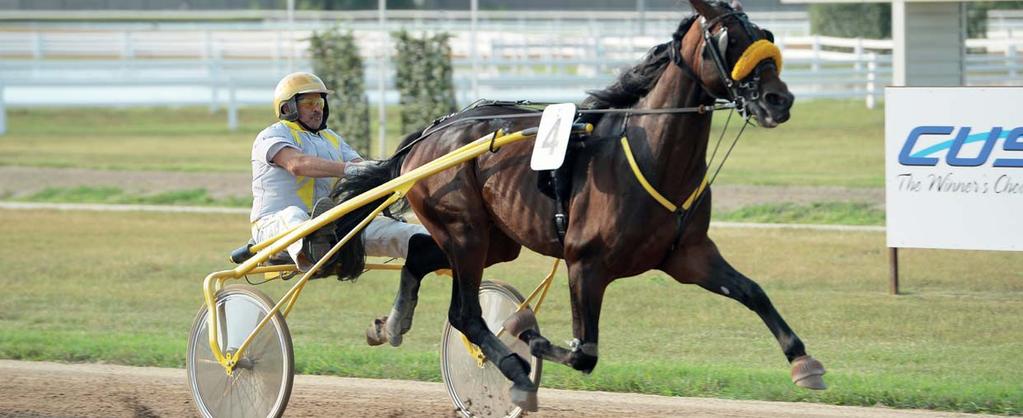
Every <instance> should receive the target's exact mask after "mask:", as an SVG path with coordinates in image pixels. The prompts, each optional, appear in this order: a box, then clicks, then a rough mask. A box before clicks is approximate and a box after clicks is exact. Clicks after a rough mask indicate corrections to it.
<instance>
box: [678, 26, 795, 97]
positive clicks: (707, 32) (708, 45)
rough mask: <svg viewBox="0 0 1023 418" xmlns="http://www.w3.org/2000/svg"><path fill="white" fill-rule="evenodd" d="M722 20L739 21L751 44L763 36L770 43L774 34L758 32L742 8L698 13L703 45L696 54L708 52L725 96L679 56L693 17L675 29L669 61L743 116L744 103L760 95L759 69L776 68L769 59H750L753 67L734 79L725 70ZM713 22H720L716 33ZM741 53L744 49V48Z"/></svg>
mask: <svg viewBox="0 0 1023 418" xmlns="http://www.w3.org/2000/svg"><path fill="white" fill-rule="evenodd" d="M726 20H734V21H736V22H738V23H739V27H741V28H742V30H743V32H745V34H746V36H747V37H748V38H749V39H750V40H752V43H751V46H752V45H753V44H755V43H756V42H757V41H760V40H766V41H767V42H770V43H772V44H773V42H774V35H773V34H771V32H769V31H765V32H766V33H767V36H766V37H765V36H761V35H760V32H759V31H758V28H757V27H756V25H754V24H753V23H751V22H750V21H749V17H748V16H747V15H746V13H743V12H737V11H732V12H727V13H723V14H721V15H719V16H717V17H715V18H713V19H710V20H707V18H705V17H700V18H699V21H700V29H701V31H702V37H703V47H702V49H701V51H700V56H702V57H707V56H710V58H711V60H712V61H713V62H714V68H715V69H717V71H718V76H719V77H720V78H721V81H722V83H724V85H725V92H726V94H727V97H721V96H720V95H718V94H715V93H714V90H712V89H711V88H710V87H708V86H707V85H706V84H704V83H703V80H702V79H701V78H700V77H699V76H698V75H697V74H696V71H695V70H693V68H692V66H691V65H689V64H688V63H686V62H685V59H684V58H683V57H682V54H681V49H682V37H683V36H684V35H685V33H687V32H688V29H689V27H691V26H692V24H693V23H695V21H696V19H693V20H692V21H690V22H688V24H687V26H685V27H684V28H682V29H683V30H680V31H679V34H678V35H677V36H675V37H674V38H673V39H672V41H671V47H670V48H671V50H670V51H669V53H670V55H671V62H672V63H674V64H675V65H676V66H678V67H679V68H680V69H682V71H683V72H684V73H685V74H686V75H687V76H688V77H689V78H691V79H692V80H693V81H695V82H696V83H697V85H698V86H700V88H701V89H702V90H703V91H704V92H705V93H706V94H707V95H708V96H710V97H712V98H714V99H715V100H722V101H728V102H731V103H734V104H735V107H736V109H738V111H739V113H740V114H741V115H743V116H747V112H748V110H749V109H748V103H749V102H751V101H755V100H758V99H760V71H761V70H762V69H763V68H764V66H773V68H775V70H777V69H778V68H777V64H776V62H775V61H772V60H764V61H763V62H757V63H754V65H755V68H754V69H753V70H752V71H750V72H749V74H748V76H745V77H742V78H741V79H739V80H735V79H734V78H733V77H732V75H731V74H730V73H729V71H728V66H727V58H726V56H725V54H726V53H727V51H728V42H729V37H728V27H727V26H725V25H724V24H723V23H724V22H725V21H726ZM715 25H720V29H719V30H718V31H717V33H711V29H712V28H714V26H715ZM744 55H745V51H744Z"/></svg>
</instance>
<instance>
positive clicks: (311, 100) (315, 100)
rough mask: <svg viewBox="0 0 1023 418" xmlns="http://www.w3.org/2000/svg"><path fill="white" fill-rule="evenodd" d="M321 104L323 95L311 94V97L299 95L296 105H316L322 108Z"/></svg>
mask: <svg viewBox="0 0 1023 418" xmlns="http://www.w3.org/2000/svg"><path fill="white" fill-rule="evenodd" d="M323 104H324V101H323V97H320V96H311V97H310V96H305V97H301V98H299V99H298V105H299V106H312V107H318V108H321V109H322V108H323Z"/></svg>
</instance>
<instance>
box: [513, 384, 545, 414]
mask: <svg viewBox="0 0 1023 418" xmlns="http://www.w3.org/2000/svg"><path fill="white" fill-rule="evenodd" d="M510 392H511V401H512V403H513V404H515V406H517V407H519V408H522V410H523V411H526V412H536V411H537V410H538V409H540V403H539V401H537V399H536V389H533V390H523V389H519V388H516V387H515V386H514V385H513V386H512V388H511V391H510Z"/></svg>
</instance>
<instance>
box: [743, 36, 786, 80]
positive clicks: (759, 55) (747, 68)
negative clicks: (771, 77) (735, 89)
mask: <svg viewBox="0 0 1023 418" xmlns="http://www.w3.org/2000/svg"><path fill="white" fill-rule="evenodd" d="M768 58H772V59H774V65H775V66H777V67H778V74H781V63H782V60H781V50H779V49H778V46H777V45H775V44H773V43H771V41H768V40H767V39H761V40H759V41H756V42H754V43H753V44H751V45H750V46H749V48H746V50H745V51H743V53H742V56H741V57H739V60H738V61H736V62H735V67H732V80H742V79H744V78H746V76H748V75H749V73H751V72H753V69H755V68H757V64H760V61H763V60H765V59H768Z"/></svg>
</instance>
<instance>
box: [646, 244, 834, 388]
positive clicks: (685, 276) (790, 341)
mask: <svg viewBox="0 0 1023 418" xmlns="http://www.w3.org/2000/svg"><path fill="white" fill-rule="evenodd" d="M662 270H664V272H666V273H668V274H669V275H671V276H672V277H673V278H675V280H677V281H679V282H681V283H695V284H697V285H699V286H700V287H702V288H704V289H707V290H709V291H711V292H714V293H717V294H719V295H722V296H726V297H729V298H732V299H735V300H736V301H738V302H739V303H741V304H743V306H745V307H747V308H749V309H750V310H752V311H753V312H756V313H757V315H759V316H760V319H762V320H763V321H764V324H766V325H767V328H768V329H769V330H770V331H771V333H772V334H774V337H775V338H776V339H777V340H778V344H779V345H781V349H782V351H783V352H784V353H785V357H786V358H787V359H788V360H789V362H790V363H791V364H792V381H793V383H795V384H796V385H799V386H802V387H806V388H810V389H825V388H826V386H825V385H824V380H823V379H822V378H821V376H822V375H823V374H824V366H822V365H821V363H820V362H818V361H817V360H816V359H814V358H813V357H810V356H808V355H807V354H806V349H805V347H804V346H803V341H802V340H800V339H799V337H798V336H797V335H796V333H795V332H793V331H792V329H791V328H789V326H788V324H786V323H785V320H784V319H782V317H781V314H779V313H778V311H777V309H775V308H774V305H773V304H772V303H771V299H769V298H768V297H767V293H765V292H764V290H763V289H761V288H760V285H758V284H757V283H756V282H754V281H753V280H751V279H750V278H748V277H746V276H744V275H743V274H742V273H739V272H738V271H737V270H735V268H734V267H732V266H731V265H730V264H728V262H727V261H725V259H724V258H723V257H722V256H721V254H720V253H719V252H718V250H717V247H716V246H715V245H714V243H713V242H711V241H710V240H706V241H705V242H704V243H703V244H701V245H695V246H693V245H690V246H685V247H681V248H679V249H678V250H676V252H675V253H674V254H672V257H671V258H670V259H669V260H668V261H667V262H666V263H665V265H664V267H663V268H662Z"/></svg>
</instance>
